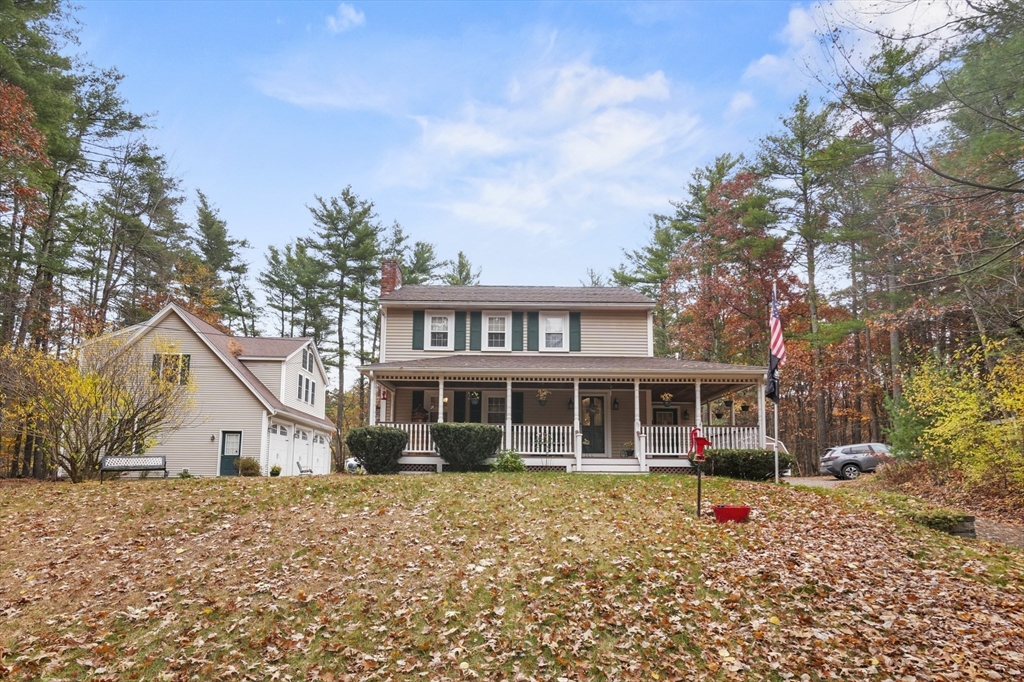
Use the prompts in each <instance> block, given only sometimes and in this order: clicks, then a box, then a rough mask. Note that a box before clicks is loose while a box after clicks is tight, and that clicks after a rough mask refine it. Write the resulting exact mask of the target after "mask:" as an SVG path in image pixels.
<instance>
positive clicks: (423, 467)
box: [398, 464, 437, 474]
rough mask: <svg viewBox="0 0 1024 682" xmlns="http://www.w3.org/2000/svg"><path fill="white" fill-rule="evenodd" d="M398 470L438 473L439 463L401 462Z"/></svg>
mask: <svg viewBox="0 0 1024 682" xmlns="http://www.w3.org/2000/svg"><path fill="white" fill-rule="evenodd" d="M398 470H399V471H411V472H414V473H422V474H436V473H437V465H436V464H399V465H398Z"/></svg>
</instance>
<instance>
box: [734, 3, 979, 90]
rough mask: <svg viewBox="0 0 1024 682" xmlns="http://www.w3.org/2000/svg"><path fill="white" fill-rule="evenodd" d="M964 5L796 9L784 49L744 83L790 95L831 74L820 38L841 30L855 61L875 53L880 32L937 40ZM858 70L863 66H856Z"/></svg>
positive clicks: (758, 63) (757, 63)
mask: <svg viewBox="0 0 1024 682" xmlns="http://www.w3.org/2000/svg"><path fill="white" fill-rule="evenodd" d="M970 11H971V10H970V8H969V5H968V4H967V2H966V1H965V0H910V1H908V2H891V0H889V1H887V0H831V1H830V2H822V3H814V4H813V5H809V4H804V5H796V6H794V7H792V8H791V9H790V11H789V17H788V21H787V22H786V25H785V27H783V29H782V30H781V31H780V32H779V34H778V36H777V38H778V40H779V41H780V42H781V43H782V46H783V47H782V50H780V51H779V52H775V53H769V54H765V55H762V56H761V57H758V58H757V59H755V60H753V61H752V62H751V63H750V64H749V65H748V66H747V68H746V71H745V72H744V74H743V77H744V79H745V80H748V81H762V82H764V83H767V84H769V85H771V86H773V87H775V88H776V89H777V90H780V91H782V92H786V93H791V92H794V91H797V90H801V89H804V88H806V87H808V85H810V84H811V81H812V79H813V77H812V75H811V74H813V73H827V72H828V69H829V68H830V65H829V64H828V63H827V62H826V58H825V51H824V49H823V48H822V45H821V43H820V36H821V35H823V34H831V32H832V30H833V29H838V30H839V31H840V36H841V40H842V44H843V45H844V46H845V47H846V49H847V51H848V52H849V53H850V54H852V55H854V59H864V58H865V57H867V56H868V55H870V54H871V53H872V44H873V43H874V42H875V41H876V40H877V36H876V33H875V32H876V31H877V32H886V33H892V34H893V35H897V36H902V35H908V34H909V35H918V36H920V35H925V34H928V36H929V40H931V41H938V40H942V39H943V38H945V37H947V35H948V34H947V33H946V32H945V31H944V30H943V27H944V25H945V24H947V23H948V22H949V18H950V17H951V16H964V15H965V14H966V13H967V12H970ZM855 66H859V64H855Z"/></svg>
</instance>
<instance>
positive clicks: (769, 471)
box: [704, 449, 793, 481]
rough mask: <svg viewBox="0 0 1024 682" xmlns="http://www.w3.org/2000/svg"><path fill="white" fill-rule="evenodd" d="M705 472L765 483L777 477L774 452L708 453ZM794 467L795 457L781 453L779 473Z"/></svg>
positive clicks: (711, 451)
mask: <svg viewBox="0 0 1024 682" xmlns="http://www.w3.org/2000/svg"><path fill="white" fill-rule="evenodd" d="M707 458H708V459H707V463H705V465H704V467H705V471H707V472H708V473H709V474H711V475H712V476H725V477H727V478H738V479H740V480H743V481H763V480H765V479H768V478H774V477H775V451H774V450H715V449H711V450H708V452H707ZM791 466H793V457H792V456H791V455H788V454H786V453H785V452H780V453H779V472H782V471H783V470H784V469H788V468H790V467H791Z"/></svg>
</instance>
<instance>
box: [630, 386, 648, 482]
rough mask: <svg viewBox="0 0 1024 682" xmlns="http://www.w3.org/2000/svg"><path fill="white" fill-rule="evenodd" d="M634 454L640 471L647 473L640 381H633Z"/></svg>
mask: <svg viewBox="0 0 1024 682" xmlns="http://www.w3.org/2000/svg"><path fill="white" fill-rule="evenodd" d="M633 452H634V454H636V459H637V462H639V464H640V471H647V466H646V463H645V455H646V454H647V453H645V452H644V442H643V439H642V438H641V434H640V380H639V379H633Z"/></svg>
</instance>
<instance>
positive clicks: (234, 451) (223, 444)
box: [220, 431, 242, 476]
mask: <svg viewBox="0 0 1024 682" xmlns="http://www.w3.org/2000/svg"><path fill="white" fill-rule="evenodd" d="M241 454H242V432H241V431H221V434H220V475H221V476H237V475H238V457H239V455H241Z"/></svg>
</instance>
